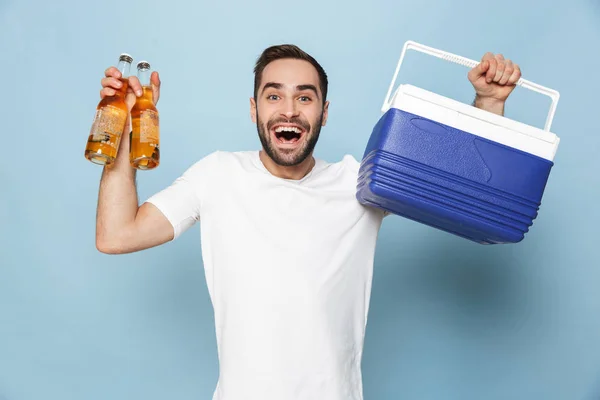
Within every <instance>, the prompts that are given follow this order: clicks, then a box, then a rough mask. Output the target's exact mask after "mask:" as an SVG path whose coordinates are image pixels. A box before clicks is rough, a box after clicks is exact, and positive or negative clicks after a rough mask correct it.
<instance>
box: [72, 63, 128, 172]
mask: <svg viewBox="0 0 600 400" xmlns="http://www.w3.org/2000/svg"><path fill="white" fill-rule="evenodd" d="M132 61H133V59H132V58H131V56H129V55H127V54H122V55H121V57H120V58H119V67H118V68H119V71H121V75H122V78H120V81H121V83H122V86H121V88H120V89H118V90H116V93H115V95H114V96H107V97H105V98H103V99H102V100H101V101H100V103H99V104H98V106H97V107H96V115H95V117H94V122H93V123H92V129H91V131H90V135H89V137H88V141H87V145H86V147H85V153H84V155H85V158H87V159H88V160H90V161H91V162H93V163H95V164H99V165H110V164H112V163H113V162H114V160H115V158H116V157H117V150H118V149H119V144H120V142H121V135H122V133H123V130H124V129H125V123H126V121H127V114H128V110H127V105H126V104H125V95H126V93H127V88H128V86H129V82H128V79H127V75H129V67H130V66H131V62H132Z"/></svg>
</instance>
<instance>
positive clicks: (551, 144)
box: [391, 84, 560, 161]
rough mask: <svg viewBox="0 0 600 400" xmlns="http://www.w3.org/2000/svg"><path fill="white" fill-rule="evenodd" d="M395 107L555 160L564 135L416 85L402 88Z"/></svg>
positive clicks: (396, 97) (396, 98) (393, 99)
mask: <svg viewBox="0 0 600 400" xmlns="http://www.w3.org/2000/svg"><path fill="white" fill-rule="evenodd" d="M391 107H393V108H397V109H399V110H402V111H406V112H409V113H412V114H416V115H418V116H420V117H423V118H427V119H431V120H433V121H436V122H439V123H441V124H444V125H448V126H451V127H453V128H455V129H459V130H462V131H465V132H468V133H471V134H473V135H476V136H480V137H483V138H486V139H489V140H492V141H494V142H497V143H501V144H503V145H506V146H509V147H513V148H515V149H519V150H521V151H524V152H527V153H530V154H534V155H536V156H538V157H541V158H545V159H547V160H550V161H553V160H554V156H555V155H556V150H557V149H558V144H559V142H560V138H559V137H558V136H556V135H555V134H554V133H552V132H548V131H545V130H543V129H540V128H536V127H534V126H531V125H527V124H524V123H522V122H518V121H515V120H512V119H510V118H506V117H503V116H501V115H497V114H494V113H491V112H488V111H484V110H481V109H479V108H476V107H473V106H470V105H467V104H464V103H461V102H459V101H456V100H453V99H450V98H448V97H444V96H441V95H439V94H436V93H433V92H430V91H428V90H425V89H421V88H418V87H416V86H413V85H407V84H403V85H400V86H399V87H398V89H397V90H396V93H394V96H393V98H392V101H391Z"/></svg>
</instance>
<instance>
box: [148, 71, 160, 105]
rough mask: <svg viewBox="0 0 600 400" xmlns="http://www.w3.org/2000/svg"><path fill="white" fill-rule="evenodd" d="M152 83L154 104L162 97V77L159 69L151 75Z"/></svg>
mask: <svg viewBox="0 0 600 400" xmlns="http://www.w3.org/2000/svg"><path fill="white" fill-rule="evenodd" d="M150 83H151V85H152V100H153V101H154V104H156V103H158V99H159V97H160V77H159V76H158V72H157V71H154V72H152V74H151V75H150Z"/></svg>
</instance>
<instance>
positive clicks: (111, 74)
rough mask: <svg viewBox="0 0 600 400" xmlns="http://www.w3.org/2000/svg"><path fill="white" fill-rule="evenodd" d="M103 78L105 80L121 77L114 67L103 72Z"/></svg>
mask: <svg viewBox="0 0 600 400" xmlns="http://www.w3.org/2000/svg"><path fill="white" fill-rule="evenodd" d="M104 76H106V77H107V78H110V77H113V78H116V79H119V78H120V77H121V71H119V70H118V69H117V68H116V67H110V68H107V69H106V71H104Z"/></svg>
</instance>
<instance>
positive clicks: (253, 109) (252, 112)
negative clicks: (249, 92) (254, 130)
mask: <svg viewBox="0 0 600 400" xmlns="http://www.w3.org/2000/svg"><path fill="white" fill-rule="evenodd" d="M250 118H252V122H254V123H256V101H255V100H254V98H252V97H250Z"/></svg>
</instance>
